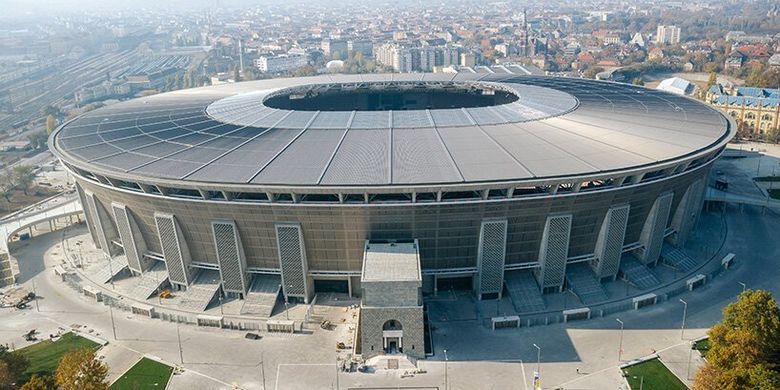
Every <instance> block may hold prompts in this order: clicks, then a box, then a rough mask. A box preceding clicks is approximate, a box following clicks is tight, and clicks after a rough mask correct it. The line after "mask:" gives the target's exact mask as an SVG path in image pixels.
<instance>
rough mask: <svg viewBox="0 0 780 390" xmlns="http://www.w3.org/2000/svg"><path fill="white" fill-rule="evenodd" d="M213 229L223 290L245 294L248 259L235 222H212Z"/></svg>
mask: <svg viewBox="0 0 780 390" xmlns="http://www.w3.org/2000/svg"><path fill="white" fill-rule="evenodd" d="M211 229H212V232H213V234H214V247H215V248H216V250H217V261H218V262H219V276H220V278H221V279H222V289H223V290H224V291H226V292H236V293H241V294H245V293H246V289H247V282H246V273H245V270H246V258H245V257H244V248H243V247H242V246H241V238H240V237H239V234H238V228H237V227H236V224H235V222H233V221H212V222H211Z"/></svg>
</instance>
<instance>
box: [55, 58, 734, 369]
mask: <svg viewBox="0 0 780 390" xmlns="http://www.w3.org/2000/svg"><path fill="white" fill-rule="evenodd" d="M734 131H735V130H734V125H733V123H732V122H730V121H729V119H727V118H726V117H725V116H724V115H721V114H720V113H719V112H718V111H716V110H714V109H712V108H710V107H708V106H706V105H704V104H701V103H699V102H696V101H693V100H691V99H688V98H685V97H681V96H675V95H672V94H668V93H664V92H660V91H655V90H648V89H644V88H640V87H635V86H631V85H625V84H616V83H606V82H598V81H590V80H580V79H566V78H550V77H540V76H525V75H516V74H508V73H504V74H501V73H484V74H473V73H458V74H454V75H453V74H388V75H377V74H371V75H329V76H318V77H311V78H291V79H274V80H264V81H254V82H244V83H237V84H228V85H220V86H213V87H204V88H197V89H191V90H184V91H177V92H171V93H165V94H160V95H155V96H149V97H143V98H139V99H135V100H131V101H127V102H122V103H118V104H115V105H112V106H109V107H105V108H101V109H98V110H95V111H93V112H89V113H87V114H84V115H82V116H80V117H78V118H76V119H74V120H72V121H69V122H67V123H65V124H63V125H62V126H61V127H60V128H59V129H57V130H56V131H55V132H54V133H53V134H52V136H51V139H50V145H51V149H52V150H53V151H54V153H55V154H56V155H57V157H58V158H59V159H60V160H61V161H62V162H63V163H64V165H65V166H66V167H67V169H68V170H69V171H70V172H72V173H73V174H74V175H75V177H76V181H77V188H78V192H79V195H80V197H81V200H82V203H83V204H84V206H85V207H84V208H85V213H86V215H87V223H88V226H89V230H90V232H91V234H92V237H93V239H94V242H95V245H96V246H98V247H100V248H101V249H102V250H103V251H105V252H106V253H107V254H108V255H110V256H117V255H122V254H123V255H124V256H125V257H126V258H127V263H128V267H129V269H130V270H131V271H132V273H133V274H134V275H142V274H143V273H144V272H147V270H149V269H151V268H152V267H155V266H159V267H162V265H160V263H163V262H164V269H165V270H166V274H167V276H168V281H169V282H170V284H171V285H172V286H174V287H175V288H178V289H181V290H186V289H187V288H189V287H190V286H192V285H193V284H195V283H197V281H198V279H199V277H200V275H201V274H204V273H212V274H215V273H218V275H219V276H218V278H219V281H220V284H221V289H222V290H223V291H224V292H225V293H226V294H235V295H238V296H240V297H244V296H245V295H246V294H247V293H248V292H249V291H250V290H251V286H252V285H253V283H254V282H253V281H254V280H255V279H256V278H260V277H264V275H265V276H267V275H274V276H275V277H277V278H279V284H280V285H281V290H282V294H283V296H284V297H285V299H290V298H297V299H301V300H304V301H307V302H308V301H309V300H310V299H311V298H312V297H313V296H314V294H316V293H317V292H319V291H333V290H343V291H344V292H349V293H351V294H353V295H356V296H357V295H360V292H361V291H363V290H365V291H366V292H367V294H368V295H370V297H371V299H370V301H371V302H380V303H377V305H379V306H384V307H386V309H387V310H390V312H392V310H397V309H398V305H397V304H394V303H393V300H382V299H379V298H376V297H377V296H381V295H382V294H394V292H393V289H392V288H386V286H385V287H375V286H382V284H381V283H379V282H378V281H377V280H376V278H375V277H374V278H373V279H371V280H366V281H365V282H366V283H369V284H368V285H367V286H369V285H370V286H371V287H369V288H364V289H361V288H360V286H361V279H363V278H365V275H366V273H367V272H369V273H370V274H371V275H382V274H385V275H388V278H389V279H388V280H389V281H393V280H395V279H393V278H398V277H401V279H399V280H406V281H410V282H404V283H401V285H402V287H399V290H398V294H401V295H402V296H403V299H402V298H398V299H399V302H401V303H402V306H403V307H404V308H405V309H404V310H407V311H408V312H409V313H412V314H410V316H411V317H414V318H415V319H412V320H410V321H413V322H414V321H417V318H418V317H419V320H420V321H421V318H422V315H421V314H420V313H421V311H417V310H416V309H414V308H415V307H417V306H421V298H420V297H419V296H418V297H417V298H415V297H414V293H413V292H414V291H417V290H422V291H423V292H433V291H435V290H436V289H437V288H438V287H442V286H445V285H452V284H458V283H460V284H461V285H465V286H469V288H472V289H473V290H474V292H475V294H476V295H477V297H479V298H480V299H483V298H494V297H497V296H501V295H502V294H503V293H504V291H505V287H504V286H505V278H506V277H507V275H508V274H509V273H511V272H519V271H522V272H527V273H528V274H530V275H533V277H528V278H526V279H524V283H530V284H532V285H533V289H536V290H537V291H541V292H552V291H559V290H561V289H562V288H563V286H564V283H565V278H566V269H567V266H573V265H577V266H579V267H581V266H582V265H583V264H587V265H588V267H587V269H588V271H587V272H589V273H591V274H592V276H593V277H594V278H596V279H597V280H601V281H603V280H612V279H614V278H615V277H616V276H617V275H618V273H619V272H620V269H621V262H623V261H626V260H625V259H627V258H629V259H630V261H632V262H634V263H639V264H640V265H641V266H652V265H654V264H655V263H656V262H657V260H658V258H659V256H660V253H661V249H662V246H663V245H677V246H679V245H682V244H683V243H684V242H685V240H686V238H687V237H688V235H689V234H690V231H691V229H693V227H694V225H695V221H696V218H697V216H698V213H699V210H700V209H701V204H702V201H703V195H704V191H705V187H706V180H707V175H708V172H709V170H710V167H711V165H712V162H713V161H714V159H715V158H716V157H718V156H719V154H720V153H721V152H722V150H723V149H724V147H725V145H726V143H727V142H728V141H729V140H730V139H731V137H732V136H733V134H734ZM665 243H666V244H665ZM372 244H376V245H375V246H374V247H375V248H386V245H389V244H393V245H396V244H397V245H398V246H400V247H402V248H404V250H403V251H400V252H403V253H407V254H409V255H408V256H405V257H404V256H401V257H400V258H399V257H397V256H394V255H393V253H395V252H393V251H392V250H391V251H390V252H388V253H384V254H382V253H379V254H377V253H373V254H372V253H370V251H369V249H368V248H369V247H371V245H372ZM383 245H385V246H383ZM410 246H411V248H414V249H409V248H410ZM391 252H392V253H391ZM369 257H370V258H372V259H387V261H389V262H392V261H401V262H402V263H403V264H414V262H415V261H416V262H418V264H419V265H418V267H419V270H418V271H419V282H418V281H417V277H416V276H415V272H416V271H414V267H411V268H409V267H401V268H403V269H406V270H407V272H406V273H407V275H400V276H399V275H398V274H396V273H394V272H392V271H393V267H390V268H389V269H387V268H386V267H385V268H383V267H382V266H381V265H376V264H379V263H381V261H379V260H372V261H371V262H369V261H368V260H367V259H368V258H369ZM399 259H401V260H399ZM369 263H370V264H375V266H376V267H378V268H377V269H380V270H384V271H377V272H371V271H370V270H369V271H367V270H366V269H365V267H366V266H367V264H369ZM398 264H401V263H398ZM409 270H411V271H409ZM396 284H397V283H396ZM397 285H398V284H397ZM415 286H417V287H415ZM369 290H370V294H369V293H368V291H369ZM417 294H418V295H419V294H421V292H420V291H417ZM396 303H398V302H396ZM401 303H399V304H401ZM363 304H364V306H366V305H368V306H370V305H371V304H370V303H367V302H366V301H365V300H364V302H363ZM366 312H369V311H366ZM379 317H381V316H379ZM379 317H377V318H379ZM376 321H377V325H375V326H380V325H381V326H383V327H384V329H385V330H383V332H390V333H387V334H388V335H392V334H397V333H398V332H397V331H398V328H399V327H400V326H401V325H399V324H397V323H395V322H383V323H382V324H379V322H382V321H379V320H376ZM390 321H392V320H390ZM403 322H404V321H400V323H403ZM363 331H364V332H365V329H364V330H363ZM393 332H395V333H393ZM372 337H373V336H372ZM377 337H379V336H377ZM384 342H385V345H382V346H380V345H378V344H379V343H380V341H377V342H376V344H377V345H376V348H377V349H379V348H385V349H387V348H388V345H386V344H387V340H384ZM415 343H416V344H417V347H416V350H417V351H420V350H421V349H420V347H419V345H420V341H416V342H415ZM399 344H403V343H402V342H399V340H393V343H392V345H393V348H397V347H398V346H399ZM406 344H409V343H406ZM372 348H373V347H372ZM406 352H408V353H411V354H414V355H420V352H415V351H409V348H407V351H406Z"/></svg>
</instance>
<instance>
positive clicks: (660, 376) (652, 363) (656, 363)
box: [623, 359, 688, 390]
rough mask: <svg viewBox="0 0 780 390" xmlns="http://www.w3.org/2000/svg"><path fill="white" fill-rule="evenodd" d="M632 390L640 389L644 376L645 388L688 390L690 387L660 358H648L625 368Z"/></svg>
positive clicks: (652, 389)
mask: <svg viewBox="0 0 780 390" xmlns="http://www.w3.org/2000/svg"><path fill="white" fill-rule="evenodd" d="M623 372H624V373H625V374H626V379H628V384H629V386H631V389H632V390H639V386H640V383H641V382H642V378H643V377H644V385H643V386H642V388H643V389H644V390H677V389H679V390H687V389H688V388H687V387H686V386H685V384H684V383H682V382H681V381H680V380H679V379H677V377H676V376H674V374H672V372H671V371H669V369H668V368H666V366H664V364H663V363H661V361H660V360H658V359H653V360H648V361H646V362H642V363H639V364H635V365H633V366H631V367H627V368H624V369H623Z"/></svg>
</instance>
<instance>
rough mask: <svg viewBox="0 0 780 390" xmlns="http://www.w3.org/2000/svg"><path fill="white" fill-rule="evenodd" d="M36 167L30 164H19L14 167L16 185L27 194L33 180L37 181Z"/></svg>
mask: <svg viewBox="0 0 780 390" xmlns="http://www.w3.org/2000/svg"><path fill="white" fill-rule="evenodd" d="M34 169H35V168H33V167H32V166H30V165H17V166H15V167H14V170H13V176H14V182H15V183H16V187H17V188H18V189H20V190H22V192H24V194H25V195H27V191H29V190H30V187H31V186H32V183H33V181H35V171H34Z"/></svg>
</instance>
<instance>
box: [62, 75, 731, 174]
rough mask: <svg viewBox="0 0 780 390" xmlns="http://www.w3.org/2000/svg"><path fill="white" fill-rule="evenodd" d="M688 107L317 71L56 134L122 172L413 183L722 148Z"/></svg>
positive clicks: (149, 101) (641, 93)
mask: <svg viewBox="0 0 780 390" xmlns="http://www.w3.org/2000/svg"><path fill="white" fill-rule="evenodd" d="M730 134H731V132H730V130H729V129H728V127H727V120H726V119H725V118H724V117H723V115H721V114H720V113H718V111H716V110H714V109H712V108H710V107H708V106H706V105H704V104H701V103H699V102H696V101H693V100H691V99H687V98H685V97H681V96H676V95H673V94H669V93H665V92H662V91H656V90H651V89H646V88H641V87H636V86H631V85H627V84H618V83H607V82H599V81H593V80H583V79H569V78H552V77H541V76H528V75H525V74H523V75H519V74H511V73H457V74H443V73H424V74H422V73H418V74H366V75H325V76H316V77H308V78H289V79H271V80H262V81H252V82H242V83H233V84H224V85H218V86H210V87H203V88H195V89H187V90H182V91H176V92H171V93H164V94H159V95H154V96H149V97H144V98H139V99H135V100H130V101H127V102H122V103H119V104H115V105H112V106H109V107H105V108H101V109H98V110H95V111H92V112H89V113H87V114H85V115H83V116H80V117H78V118H76V119H75V120H73V121H71V122H68V123H66V124H65V125H64V126H62V127H61V128H60V129H59V130H57V131H56V133H55V134H54V136H53V138H52V140H53V148H52V149H53V150H54V151H55V153H57V154H58V156H60V157H62V158H63V160H65V161H66V162H68V163H71V164H73V165H76V166H77V167H79V168H82V169H86V170H89V171H92V172H95V173H102V174H104V175H110V176H111V177H115V178H121V179H123V180H131V181H145V180H153V179H163V180H175V181H183V182H191V183H193V184H196V183H201V184H202V183H206V184H210V183H214V184H236V185H259V186H283V185H284V186H305V187H320V186H323V187H343V186H404V187H406V186H413V185H418V186H424V185H426V186H427V185H442V184H459V183H483V182H503V181H524V180H538V179H545V180H546V179H548V178H561V177H572V176H577V175H583V176H584V175H593V174H600V173H606V172H613V171H620V170H627V169H635V168H637V167H648V166H652V165H653V164H658V163H665V162H669V161H674V160H678V159H681V158H683V157H690V156H694V155H696V154H697V153H700V152H702V153H703V152H705V151H709V150H712V149H713V148H716V147H719V146H720V145H722V144H723V143H724V142H725V140H726V139H727V138H728V137H729V136H730Z"/></svg>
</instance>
